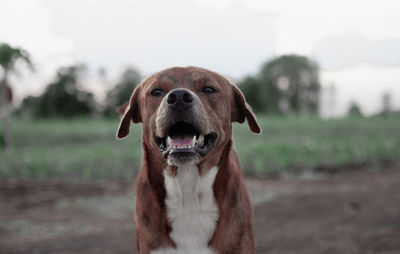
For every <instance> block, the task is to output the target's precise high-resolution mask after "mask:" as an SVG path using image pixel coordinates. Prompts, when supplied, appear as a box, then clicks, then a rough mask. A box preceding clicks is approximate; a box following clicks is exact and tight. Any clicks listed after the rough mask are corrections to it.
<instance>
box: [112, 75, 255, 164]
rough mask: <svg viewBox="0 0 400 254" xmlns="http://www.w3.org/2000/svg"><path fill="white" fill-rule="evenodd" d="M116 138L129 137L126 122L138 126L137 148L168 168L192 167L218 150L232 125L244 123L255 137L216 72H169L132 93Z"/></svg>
mask: <svg viewBox="0 0 400 254" xmlns="http://www.w3.org/2000/svg"><path fill="white" fill-rule="evenodd" d="M119 111H120V112H121V113H123V117H122V119H121V122H120V125H119V128H118V131H117V137H118V138H119V139H121V138H124V137H126V136H127V135H128V133H129V126H130V122H131V121H132V122H133V123H139V122H142V124H143V143H144V145H145V146H146V147H147V148H148V149H150V150H151V151H152V152H153V153H155V154H157V155H158V156H160V157H163V158H164V159H166V160H167V163H168V164H169V165H174V166H179V165H182V164H187V163H191V164H198V163H200V162H201V161H203V160H205V159H206V158H208V157H210V156H211V154H213V151H214V150H215V151H221V150H223V149H222V148H223V147H224V145H226V144H227V142H228V141H229V140H230V139H231V135H232V125H231V123H232V122H239V123H242V122H244V120H245V119H247V121H248V124H249V128H250V130H251V131H253V132H255V133H260V132H261V129H260V127H259V126H258V123H257V121H256V118H255V116H254V114H253V112H252V110H251V108H250V106H249V105H248V104H247V103H246V101H245V98H244V96H243V94H242V93H241V92H240V90H239V89H238V88H237V87H236V86H235V85H233V84H232V83H231V82H230V81H229V80H227V79H226V78H224V77H222V76H221V75H218V74H217V73H214V72H211V71H208V70H205V69H201V68H196V67H187V68H171V69H167V70H164V71H161V72H159V73H156V74H154V75H152V76H150V77H148V78H147V79H145V80H144V81H143V82H142V83H141V84H140V85H139V86H138V87H137V88H136V89H135V91H134V92H133V94H132V96H131V99H130V101H129V103H126V104H124V105H123V106H121V107H120V109H119Z"/></svg>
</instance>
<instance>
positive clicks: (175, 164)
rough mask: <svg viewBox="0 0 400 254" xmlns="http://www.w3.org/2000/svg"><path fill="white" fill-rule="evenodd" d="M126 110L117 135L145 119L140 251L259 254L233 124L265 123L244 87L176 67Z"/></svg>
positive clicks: (146, 84)
mask: <svg viewBox="0 0 400 254" xmlns="http://www.w3.org/2000/svg"><path fill="white" fill-rule="evenodd" d="M119 111H120V113H123V114H122V118H121V121H120V124H119V127H118V131H117V138H118V139H122V138H124V137H126V136H127V135H128V133H129V127H130V124H131V122H133V123H142V147H143V164H142V166H141V169H140V171H139V173H138V176H137V180H136V209H135V220H136V225H137V234H136V245H137V249H138V253H140V254H148V253H152V254H172V253H174V254H217V253H221V254H222V253H224V254H225V253H229V254H235V253H246V254H247V253H254V240H253V226H252V209H251V205H250V201H249V197H248V193H247V190H246V187H245V184H244V181H243V174H242V172H241V170H240V165H239V159H238V156H237V154H236V151H235V150H234V148H233V141H232V122H239V123H243V122H244V121H245V119H247V122H248V125H249V129H250V130H251V131H252V132H254V133H261V129H260V127H259V125H258V123H257V120H256V117H255V116H254V113H253V111H252V110H251V107H250V106H249V105H248V104H247V103H246V101H245V98H244V96H243V94H242V93H241V92H240V90H239V89H238V88H237V87H236V86H235V85H234V84H232V83H231V82H230V81H229V80H228V79H227V78H225V77H223V76H221V75H219V74H217V73H215V72H212V71H209V70H206V69H202V68H198V67H174V68H170V69H166V70H163V71H161V72H158V73H156V74H153V75H152V76H150V77H148V78H146V79H145V80H144V81H143V82H142V83H141V84H140V85H138V86H137V87H136V89H135V90H134V91H133V94H132V96H131V98H130V100H129V102H127V103H126V104H124V105H123V106H121V107H120V108H119Z"/></svg>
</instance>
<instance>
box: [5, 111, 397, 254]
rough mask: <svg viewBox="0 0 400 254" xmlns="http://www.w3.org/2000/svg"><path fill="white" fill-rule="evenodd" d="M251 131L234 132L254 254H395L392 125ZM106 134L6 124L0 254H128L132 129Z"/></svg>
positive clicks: (47, 123)
mask: <svg viewBox="0 0 400 254" xmlns="http://www.w3.org/2000/svg"><path fill="white" fill-rule="evenodd" d="M259 122H260V124H261V126H262V128H263V134H262V135H261V136H258V135H254V134H252V133H250V132H249V131H248V128H247V126H246V125H244V124H243V125H236V124H235V127H234V134H235V143H236V148H237V150H238V152H239V155H240V157H241V161H242V164H243V168H244V170H245V172H246V174H247V175H248V177H247V180H246V184H247V187H248V191H249V194H250V198H251V203H252V205H253V213H254V236H255V245H256V253H260V254H261V253H282V254H289V253H297V254H303V253H304V254H306V253H350V254H353V253H354V254H364V253H365V254H378V253H379V254H394V253H399V250H400V219H399V216H398V215H399V214H400V202H399V199H398V189H399V188H398V186H400V163H399V155H400V132H399V131H398V129H399V126H400V119H395V118H393V119H385V118H374V119H338V120H328V121H324V120H320V119H316V118H271V117H259ZM117 125H118V119H113V120H104V119H71V120H43V121H27V120H15V121H14V122H13V126H12V130H13V135H14V146H15V149H14V152H13V153H12V154H11V155H5V154H4V153H0V253H7V254H8V253H20V254H23V253H88V254H90V253H93V254H94V253H96V254H102V253H121V254H122V253H136V252H135V223H134V213H133V210H134V205H135V193H134V187H135V186H134V178H135V175H136V174H137V170H138V168H139V165H140V159H141V151H140V137H141V129H140V128H141V127H140V125H137V126H132V127H133V128H132V131H131V135H130V136H129V137H128V138H127V139H125V140H120V141H119V140H116V139H115V131H116V127H117ZM386 162H390V163H386ZM278 175H280V176H281V177H278V178H275V176H278Z"/></svg>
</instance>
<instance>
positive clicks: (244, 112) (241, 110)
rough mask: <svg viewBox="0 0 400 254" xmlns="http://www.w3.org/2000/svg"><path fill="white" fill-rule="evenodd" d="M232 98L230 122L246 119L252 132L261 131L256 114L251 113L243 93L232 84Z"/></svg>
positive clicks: (240, 121)
mask: <svg viewBox="0 0 400 254" xmlns="http://www.w3.org/2000/svg"><path fill="white" fill-rule="evenodd" d="M232 90H233V100H232V110H231V119H232V122H239V123H243V122H244V120H245V119H247V123H248V124H249V129H250V130H251V131H252V132H254V133H261V128H260V126H259V125H258V123H257V119H256V116H255V115H254V113H253V110H252V109H251V107H250V105H249V104H248V103H247V102H246V100H245V98H244V95H243V94H242V92H241V91H240V90H239V88H238V87H237V86H235V85H234V84H232Z"/></svg>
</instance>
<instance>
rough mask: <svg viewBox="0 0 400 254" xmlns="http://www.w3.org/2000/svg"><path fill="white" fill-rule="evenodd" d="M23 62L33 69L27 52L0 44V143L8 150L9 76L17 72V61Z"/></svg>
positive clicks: (10, 104)
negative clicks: (0, 129) (0, 131)
mask: <svg viewBox="0 0 400 254" xmlns="http://www.w3.org/2000/svg"><path fill="white" fill-rule="evenodd" d="M19 62H23V63H25V64H27V65H28V67H29V68H30V69H31V70H33V65H32V63H31V60H30V56H29V53H28V52H27V51H26V50H24V49H22V48H17V47H15V48H14V47H12V46H10V45H8V44H6V43H1V44H0V67H1V71H2V75H1V79H0V122H1V128H2V133H0V144H2V145H3V147H4V149H5V150H6V151H7V152H9V151H10V150H11V147H12V146H11V132H10V127H9V124H10V114H11V108H12V94H13V93H12V89H11V86H10V85H9V77H10V75H11V74H12V73H14V74H18V67H17V65H18V63H19Z"/></svg>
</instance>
